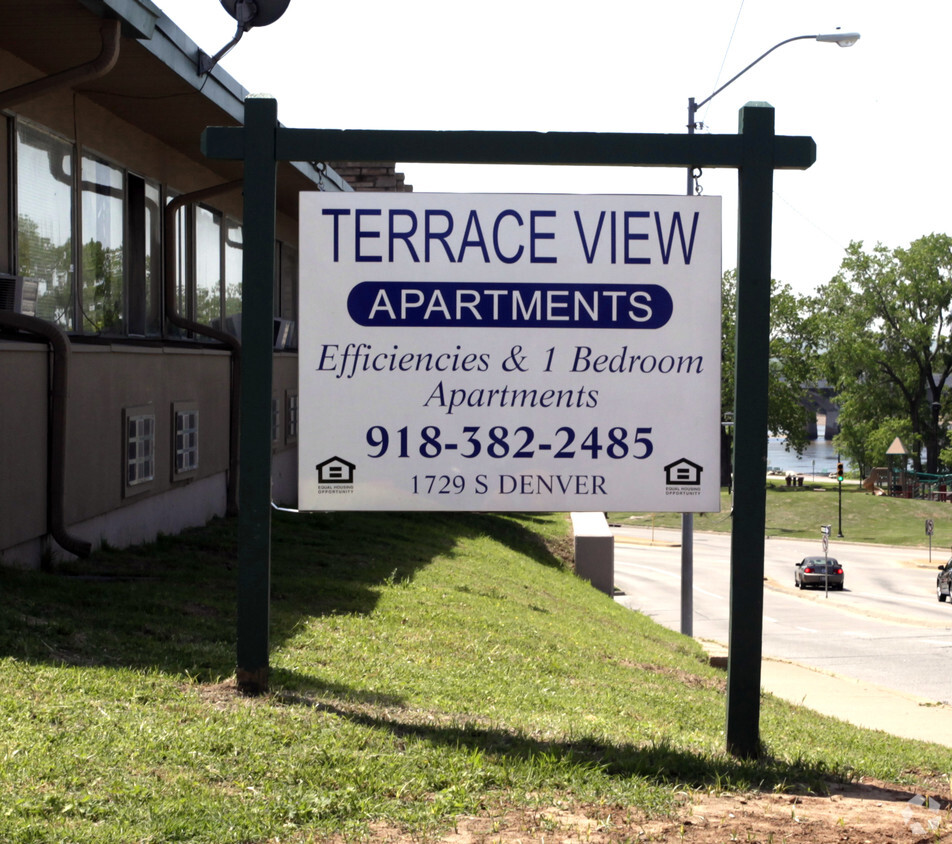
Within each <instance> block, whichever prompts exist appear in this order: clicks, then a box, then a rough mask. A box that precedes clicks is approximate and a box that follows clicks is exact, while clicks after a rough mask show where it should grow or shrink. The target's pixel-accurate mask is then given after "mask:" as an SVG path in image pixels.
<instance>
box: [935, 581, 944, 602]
mask: <svg viewBox="0 0 952 844" xmlns="http://www.w3.org/2000/svg"><path fill="white" fill-rule="evenodd" d="M935 596H936V597H937V598H938V599H939V600H940V601H941V602H943V603H944V602H945V599H946V596H945V595H943V594H942V587H941V586H939V584H938V583H937V584H936V586H935Z"/></svg>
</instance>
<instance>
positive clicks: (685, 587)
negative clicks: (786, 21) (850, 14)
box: [681, 32, 859, 636]
mask: <svg viewBox="0 0 952 844" xmlns="http://www.w3.org/2000/svg"><path fill="white" fill-rule="evenodd" d="M805 39H813V40H815V41H821V42H824V43H831V44H839V46H841V47H852V46H853V45H854V44H855V43H856V42H857V41H859V33H858V32H833V33H827V34H825V35H795V36H794V37H793V38H787V39H786V40H784V41H781V42H780V43H779V44H774V46H773V47H771V48H770V49H769V50H767V52H766V53H763V54H761V55H760V56H758V57H757V58H756V59H754V60H753V61H752V62H751V63H750V64H749V65H747V67H745V68H744V69H743V70H742V71H741V72H740V73H737V74H735V75H734V76H732V77H731V78H730V79H728V80H727V82H725V83H724V84H723V85H721V87H720V88H718V89H717V90H716V91H715V92H714V93H713V94H710V95H709V96H707V97H705V98H704V99H703V100H701V102H696V101H695V99H694V97H688V134H689V135H693V134H694V131H695V129H701V128H703V124H699V123H698V122H697V111H698V109H699V108H700V107H701V106H702V105H705V104H706V103H708V102H710V101H711V100H712V99H714V97H716V96H717V95H718V94H719V93H720V92H721V91H723V90H724V89H725V88H726V87H727V86H728V85H730V84H731V83H732V82H734V81H735V80H737V79H738V78H740V77H741V76H743V75H744V74H745V73H747V71H748V70H750V69H751V68H752V67H753V66H754V65H755V64H757V63H758V62H760V61H762V60H763V59H765V58H766V57H767V56H769V55H770V54H771V53H772V52H773V51H774V50H776V49H777V48H778V47H782V46H783V45H784V44H789V43H790V42H791V41H803V40H805ZM694 170H695V168H694V167H688V171H687V176H688V179H687V195H688V196H691V195H693V193H694ZM693 591H694V514H693V513H682V514H681V632H682V633H683V634H684V635H686V636H693V635H694V633H693V615H694V605H693Z"/></svg>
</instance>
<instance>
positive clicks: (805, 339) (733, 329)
mask: <svg viewBox="0 0 952 844" xmlns="http://www.w3.org/2000/svg"><path fill="white" fill-rule="evenodd" d="M770 291H771V294H770V382H769V386H768V405H767V427H768V429H769V431H770V433H771V434H773V435H774V436H778V437H783V438H784V439H785V440H786V442H787V447H788V448H792V449H793V450H794V451H796V452H797V454H799V453H801V452H802V451H803V449H804V448H806V445H807V423H808V422H809V421H810V419H811V414H812V413H813V410H812V409H811V406H810V402H809V396H808V393H807V390H806V389H805V385H809V384H812V383H813V382H814V380H815V376H816V370H815V360H816V341H815V337H814V335H815V328H814V321H813V319H812V318H811V317H810V316H809V313H808V308H807V305H808V304H809V300H807V299H805V298H801V297H798V296H796V294H794V292H793V290H792V289H791V288H790V285H788V284H783V283H780V282H777V281H771V283H770ZM736 337H737V272H736V270H728V271H727V272H725V273H724V275H723V278H722V280H721V412H722V415H723V414H728V413H729V414H733V412H734V364H735V346H736ZM730 449H731V432H730V429H729V428H728V427H727V426H722V427H721V484H722V485H723V486H727V485H729V477H730V471H731V460H730Z"/></svg>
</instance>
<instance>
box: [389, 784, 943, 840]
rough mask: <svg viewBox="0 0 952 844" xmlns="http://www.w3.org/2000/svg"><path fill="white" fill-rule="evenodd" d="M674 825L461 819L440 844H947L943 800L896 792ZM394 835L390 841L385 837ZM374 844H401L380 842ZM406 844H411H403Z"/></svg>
mask: <svg viewBox="0 0 952 844" xmlns="http://www.w3.org/2000/svg"><path fill="white" fill-rule="evenodd" d="M682 798H683V800H684V803H683V805H682V807H681V809H680V811H679V812H678V814H677V816H676V817H674V818H663V819H657V818H654V819H652V818H644V817H640V816H639V815H638V814H637V813H634V812H631V811H627V810H625V809H624V808H623V807H618V806H615V807H605V806H599V807H581V808H576V809H573V810H569V809H568V808H562V807H553V808H551V809H548V810H540V809H536V810H524V811H523V810H520V811H512V812H507V813H505V814H502V815H500V816H496V817H478V818H461V819H460V820H459V822H458V823H457V825H456V829H455V830H454V831H453V832H451V833H449V834H448V835H445V836H443V837H442V838H440V839H439V841H440V842H442V843H443V844H484V842H485V844H488V842H501V844H516V842H539V844H543V842H548V844H574V842H595V844H614V842H628V841H632V842H635V841H645V842H647V841H653V842H693V844H725V842H733V841H738V842H746V844H828V842H829V844H834V842H835V844H844V842H845V844H891V843H892V842H895V844H900V842H902V843H903V844H913V842H916V844H919V842H943V841H945V842H952V818H950V810H949V808H948V807H949V802H948V800H941V799H940V798H939V797H938V796H936V795H931V796H929V795H917V794H916V793H915V792H914V791H909V790H908V789H905V788H903V787H901V786H891V785H888V784H886V783H879V782H872V781H868V780H867V781H864V782H861V783H852V784H849V785H841V784H831V785H830V793H829V794H828V795H827V796H824V797H818V796H811V795H803V796H801V795H791V794H743V795H741V794H718V795H711V794H692V795H688V794H683V795H682ZM391 834H392V833H391ZM376 840H382V841H388V840H389V841H400V840H401V839H400V838H399V837H396V838H390V837H388V836H386V835H384V836H383V837H381V838H378V839H376ZM405 840H407V841H409V839H405Z"/></svg>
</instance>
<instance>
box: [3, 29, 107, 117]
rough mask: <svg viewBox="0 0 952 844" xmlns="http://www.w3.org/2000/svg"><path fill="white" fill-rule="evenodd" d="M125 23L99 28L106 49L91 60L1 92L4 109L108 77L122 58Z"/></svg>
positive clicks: (103, 48) (103, 46)
mask: <svg viewBox="0 0 952 844" xmlns="http://www.w3.org/2000/svg"><path fill="white" fill-rule="evenodd" d="M121 27H122V24H121V22H120V21H118V20H112V21H104V22H103V25H102V27H101V28H100V30H99V35H100V37H101V38H102V49H101V50H100V52H99V55H98V56H97V57H96V58H95V59H93V60H92V61H91V62H86V63H85V64H80V65H76V67H71V68H68V69H67V70H61V71H60V72H59V73H54V74H51V75H50V76H44V77H43V78H42V79H35V80H34V81H33V82H27V83H25V84H23V85H17V86H16V87H15V88H8V89H7V90H6V91H0V110H2V109H7V108H13V107H14V106H16V105H19V104H20V103H24V102H27V101H28V100H33V99H36V98H37V97H41V96H43V95H44V94H48V93H49V92H50V91H54V90H56V89H58V88H65V87H70V86H72V87H75V86H76V85H82V84H83V83H84V82H90V81H92V80H93V79H99V78H100V77H101V76H105V75H106V74H107V73H109V71H110V70H112V69H113V68H114V67H115V66H116V62H117V61H119V42H120V38H121Z"/></svg>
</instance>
